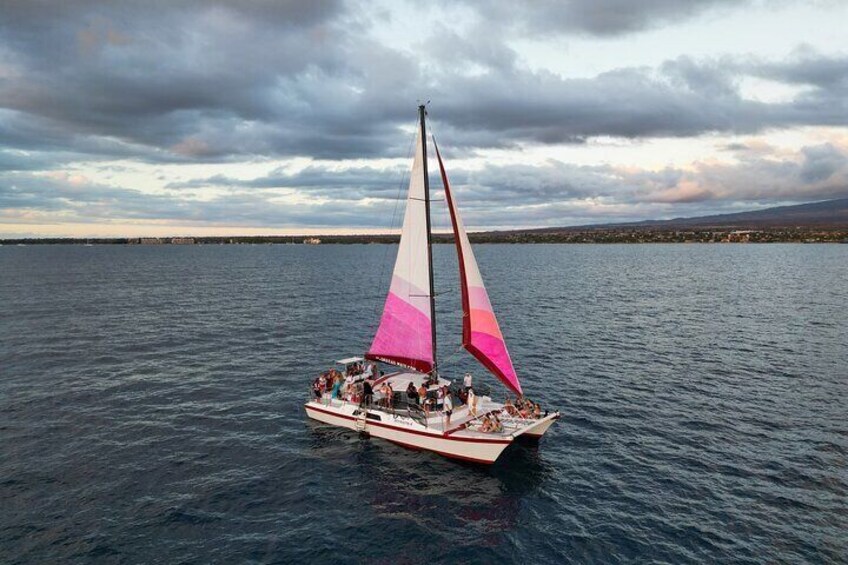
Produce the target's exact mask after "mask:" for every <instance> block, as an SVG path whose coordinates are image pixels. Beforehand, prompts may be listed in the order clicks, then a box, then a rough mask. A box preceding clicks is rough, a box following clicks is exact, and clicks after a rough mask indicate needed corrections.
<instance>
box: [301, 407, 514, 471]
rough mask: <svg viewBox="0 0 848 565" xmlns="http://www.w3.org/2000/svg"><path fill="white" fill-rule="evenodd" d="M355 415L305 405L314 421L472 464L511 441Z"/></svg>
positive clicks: (496, 453)
mask: <svg viewBox="0 0 848 565" xmlns="http://www.w3.org/2000/svg"><path fill="white" fill-rule="evenodd" d="M354 412H358V409H357V408H356V407H355V406H354V405H351V404H349V405H347V406H344V407H341V408H339V407H335V406H325V405H323V404H320V403H317V402H314V401H313V402H307V403H306V413H307V415H308V416H309V417H310V418H312V419H313V420H318V421H319V422H324V423H326V424H332V425H334V426H340V427H342V428H348V429H351V430H354V431H360V432H367V433H368V434H370V435H371V436H374V437H379V438H383V439H386V440H389V441H391V442H394V443H397V444H398V445H402V446H404V447H409V448H412V449H425V450H427V451H433V452H435V453H438V454H439V455H444V456H445V457H451V458H453V459H462V460H464V461H472V462H474V463H484V464H491V463H494V462H495V460H496V459H497V458H498V456H500V454H501V453H502V452H503V450H504V449H506V448H507V446H509V444H510V443H512V441H513V438H511V437H506V438H504V439H494V438H493V439H483V438H470V437H458V436H457V435H456V434H454V435H450V436H446V435H443V434H442V433H441V432H430V431H426V428H424V427H423V426H419V425H417V424H415V423H414V422H411V421H408V419H406V418H398V419H395V420H394V421H393V420H391V419H390V420H389V421H387V422H383V421H380V422H377V421H375V420H372V419H368V418H365V419H363V418H360V417H358V416H354ZM379 416H382V417H385V416H387V415H386V413H385V412H380V413H379ZM416 428H418V429H416Z"/></svg>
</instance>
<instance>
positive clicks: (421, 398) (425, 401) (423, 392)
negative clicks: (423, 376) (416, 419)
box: [418, 384, 430, 418]
mask: <svg viewBox="0 0 848 565" xmlns="http://www.w3.org/2000/svg"><path fill="white" fill-rule="evenodd" d="M418 403H419V404H420V405H421V408H423V409H424V417H425V418H429V417H430V399H429V398H427V387H425V386H424V385H423V384H422V385H421V386H420V387H418Z"/></svg>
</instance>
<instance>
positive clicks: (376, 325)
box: [368, 119, 418, 335]
mask: <svg viewBox="0 0 848 565" xmlns="http://www.w3.org/2000/svg"><path fill="white" fill-rule="evenodd" d="M414 123H415V124H417V123H418V120H417V119H416V121H415V122H414ZM414 129H416V133H413V134H412V137H411V138H410V141H409V145H408V146H407V148H406V160H405V162H406V163H409V158H410V156H411V155H412V151H413V146H414V143H415V138H416V137H417V135H418V134H417V128H414ZM408 175H409V170H408V169H407V168H406V167H405V168H404V169H403V172H402V173H401V176H400V182H399V183H398V190H397V195H395V205H394V209H393V210H392V219H391V222H390V223H389V232H390V233H391V232H392V231H394V230H395V227H396V221H397V213H398V205H399V204H400V201H401V193H402V192H403V187H404V184H405V183H406V179H407V176H408ZM391 250H392V246H391V244H386V246H385V249H384V250H383V260H382V261H380V279H379V280H380V281H381V282H382V281H384V280H386V264H387V261H388V258H389V252H390V251H391ZM392 268H394V265H392ZM391 284H392V283H391V281H389V288H391ZM388 292H389V291H388V289H387V290H386V292H385V293H383V296H386V295H387V294H388ZM382 308H383V303H382V302H379V301H378V302H376V303H375V306H374V314H375V316H374V317H373V318H372V319H371V320H372V321H371V323H369V324H368V327H369V329H370V333H371V335H373V334H374V333H375V332H376V331H377V328H379V326H380V318H381V316H380V312H381V310H382Z"/></svg>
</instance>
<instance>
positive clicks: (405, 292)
mask: <svg viewBox="0 0 848 565" xmlns="http://www.w3.org/2000/svg"><path fill="white" fill-rule="evenodd" d="M429 289H430V267H429V250H428V247H427V217H426V208H425V202H424V148H423V147H422V145H421V135H420V131H419V135H418V143H417V145H416V147H415V159H414V161H413V163H412V172H411V173H410V178H409V195H408V197H407V201H406V214H405V215H404V218H403V230H402V232H401V236H400V248H399V249H398V255H397V259H396V260H395V269H394V274H393V275H392V284H391V287H390V288H389V295H388V296H387V297H386V304H385V306H384V307H383V316H382V317H381V318H380V327H379V328H378V329H377V333H376V335H375V336H374V341H373V342H372V343H371V347H370V349H369V350H368V353H367V354H366V357H367V358H368V359H373V360H377V361H385V362H386V363H392V364H394V365H401V366H403V367H409V368H412V369H415V370H418V371H421V372H422V373H428V372H430V371H432V370H433V338H432V323H433V321H432V320H431V319H430V290H429Z"/></svg>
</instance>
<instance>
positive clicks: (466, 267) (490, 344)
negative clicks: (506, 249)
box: [433, 139, 522, 396]
mask: <svg viewBox="0 0 848 565" xmlns="http://www.w3.org/2000/svg"><path fill="white" fill-rule="evenodd" d="M435 143H436V141H435V139H434V140H433V144H434V145H435ZM436 157H437V158H438V160H439V170H440V171H441V173H442V183H443V184H444V187H445V197H446V198H447V201H448V209H449V210H450V216H451V223H452V224H453V234H454V239H455V240H456V253H457V255H458V256H459V278H460V282H461V285H462V313H463V316H462V345H463V346H464V347H465V349H467V350H468V351H469V353H471V354H472V355H473V356H474V357H475V358H476V359H477V360H478V361H480V363H482V364H483V366H484V367H486V368H487V369H488V370H489V371H491V372H492V374H494V375H495V376H496V377H498V378H499V379H500V380H501V382H503V384H505V385H506V386H507V388H509V389H510V390H511V391H513V392H514V393H515V394H517V395H519V396H520V395H521V394H522V392H521V383H519V382H518V375H516V374H515V368H514V367H513V366H512V359H511V358H510V356H509V351H507V349H506V342H504V338H503V334H502V333H501V329H500V326H498V321H497V319H496V318H495V312H494V310H492V303H491V302H489V295H488V293H486V288H485V287H484V286H483V278H482V276H481V275H480V269H479V268H478V267H477V261H476V260H475V259H474V252H473V251H472V250H471V243H470V242H469V241H468V235H466V233H465V226H463V224H462V218H460V217H459V211H458V210H457V207H456V202H455V201H454V199H453V195H452V194H451V190H450V183H448V175H447V173H446V172H445V167H444V164H443V163H442V156H441V155H440V154H439V147H438V145H436Z"/></svg>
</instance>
